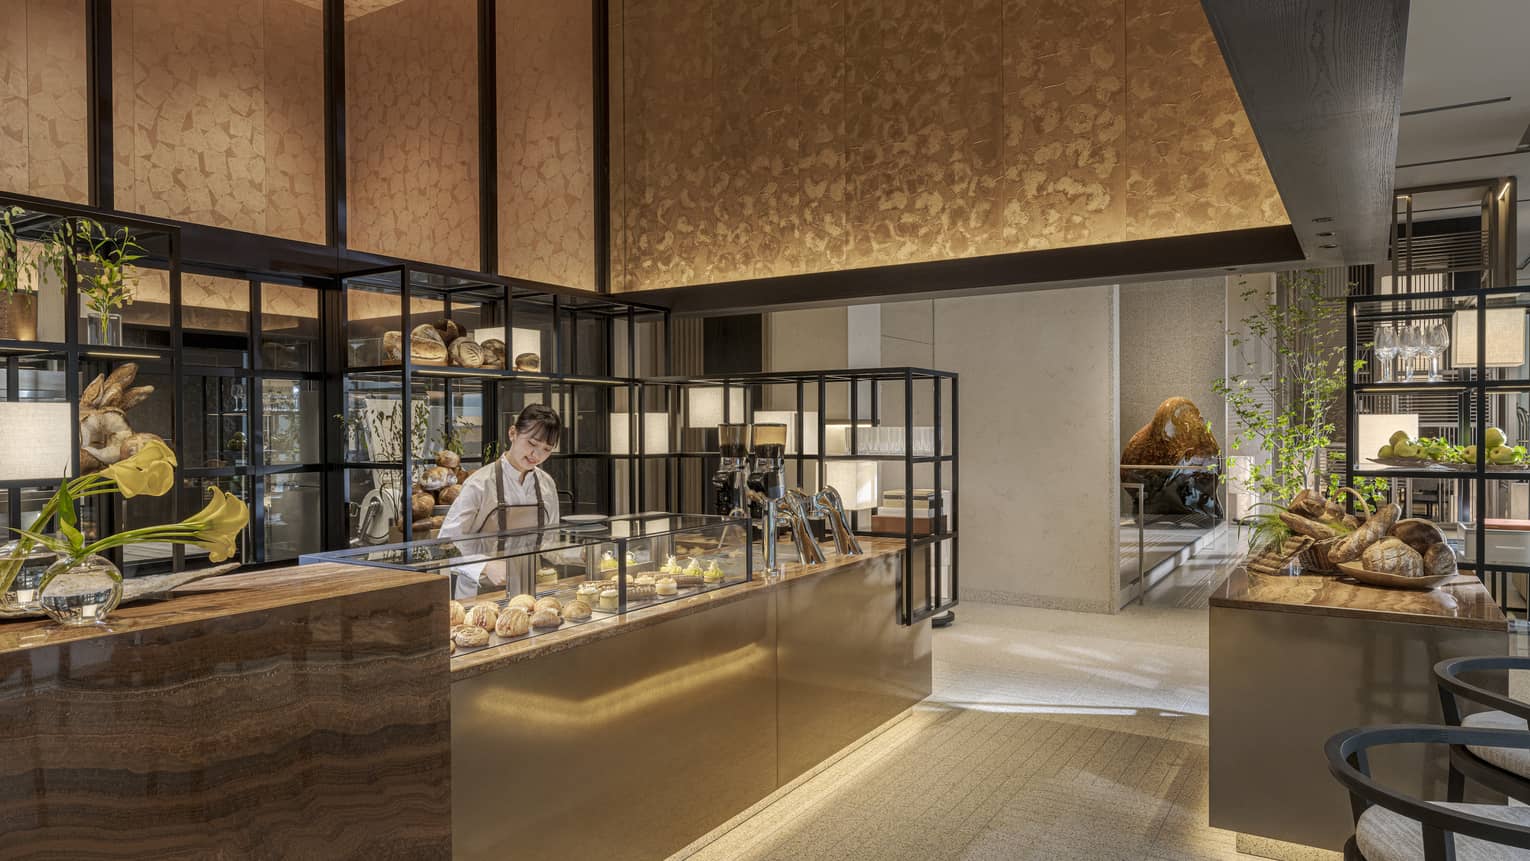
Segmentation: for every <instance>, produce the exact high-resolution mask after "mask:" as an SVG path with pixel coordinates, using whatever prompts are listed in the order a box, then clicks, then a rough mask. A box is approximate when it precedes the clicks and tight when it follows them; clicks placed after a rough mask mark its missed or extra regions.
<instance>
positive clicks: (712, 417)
mask: <svg viewBox="0 0 1530 861" xmlns="http://www.w3.org/2000/svg"><path fill="white" fill-rule="evenodd" d="M689 397H690V407H691V408H690V412H689V414H688V415H687V416H686V424H685V426H686V427H692V428H710V427H716V426H718V425H720V424H722V423H724V422H732V423H734V424H739V423H742V422H743V421H744V390H743V389H742V388H739V387H737V386H734V387H733V388H731V389H729V390H728V415H727V417H726V418H724V417H723V389H722V387H721V386H698V387H695V388H692V389H691V390H690V392H689Z"/></svg>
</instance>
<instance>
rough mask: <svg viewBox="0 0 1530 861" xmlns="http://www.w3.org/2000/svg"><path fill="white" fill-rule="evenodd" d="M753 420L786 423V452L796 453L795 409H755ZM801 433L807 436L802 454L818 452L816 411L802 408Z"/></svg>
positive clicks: (757, 422)
mask: <svg viewBox="0 0 1530 861" xmlns="http://www.w3.org/2000/svg"><path fill="white" fill-rule="evenodd" d="M754 421H755V423H756V424H775V423H779V424H784V425H786V453H787V454H796V453H797V411H796V410H755V411H754ZM802 435H803V436H805V437H807V440H806V443H807V448H806V450H805V451H803V452H802V453H803V454H804V455H813V456H817V454H818V411H817V410H804V411H803V413H802Z"/></svg>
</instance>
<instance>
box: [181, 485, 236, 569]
mask: <svg viewBox="0 0 1530 861" xmlns="http://www.w3.org/2000/svg"><path fill="white" fill-rule="evenodd" d="M212 493H213V498H212V499H211V500H209V501H208V503H207V505H206V506H204V507H203V508H202V510H201V511H199V512H197V513H196V514H194V515H192V516H191V517H190V518H188V519H187V520H186V523H188V524H195V528H196V529H197V530H198V536H197V541H196V542H195V543H196V545H197V546H198V547H202V548H204V549H206V550H207V552H208V558H209V559H210V560H212V561H213V562H222V561H223V560H225V559H228V558H229V557H231V556H233V555H234V553H235V552H236V551H237V550H238V544H237V542H236V539H237V538H238V537H239V533H240V531H242V530H243V529H244V527H245V525H246V524H248V523H249V522H250V507H249V506H248V505H245V504H244V500H242V499H240V498H238V497H236V496H230V495H229V494H227V493H224V492H223V491H222V490H220V489H218V488H216V487H215V488H213V489H212Z"/></svg>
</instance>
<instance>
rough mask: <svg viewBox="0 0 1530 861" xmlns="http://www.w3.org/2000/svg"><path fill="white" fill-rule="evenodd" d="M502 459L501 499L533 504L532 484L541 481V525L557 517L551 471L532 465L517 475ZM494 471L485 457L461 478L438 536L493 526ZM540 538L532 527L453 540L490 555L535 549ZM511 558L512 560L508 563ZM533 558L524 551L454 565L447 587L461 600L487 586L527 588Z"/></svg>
mask: <svg viewBox="0 0 1530 861" xmlns="http://www.w3.org/2000/svg"><path fill="white" fill-rule="evenodd" d="M501 460H502V462H503V469H502V471H503V474H504V493H505V497H504V499H505V504H506V505H536V504H537V485H538V484H540V485H541V490H542V494H541V496H542V508H543V518H544V522H543V525H544V526H554V525H556V524H557V523H558V485H557V483H556V482H554V481H553V478H552V476H550V475H548V474H547V473H546V472H545V471H543V470H541V469H539V468H536V467H533V468H532V469H531V470H529V471H528V472H527V473H526V474H525V475H521V474H520V472H519V471H518V470H517V469H516V468H515V467H513V466H511V465H510V462H509V461H508V460H506V459H504V458H501ZM495 471H496V470H495V469H494V464H492V463H490V464H485V465H484V466H483V468H482V469H479V470H478V471H477V472H474V473H473V474H472V475H470V476H468V479H467V481H465V482H463V483H462V490H461V491H460V492H458V494H457V499H456V501H454V502H453V503H452V507H451V508H450V509H448V510H447V512H446V518H445V519H444V520H443V521H442V523H441V531H440V533H439V535H438V537H440V538H458V539H462V538H467V537H470V536H472V535H483V534H490V533H494V532H497V531H498V529H499V521H498V518H497V517H496V515H495V513H494V510H495V508H497V507H498V506H499V494H498V493H496V492H495V488H494V473H495ZM540 540H541V535H539V534H536V533H534V532H533V533H532V534H528V535H524V536H513V537H510V538H506V539H496V540H493V541H491V542H490V541H486V543H485V544H484V546H482V547H475V546H473V544H474V542H471V541H459V542H458V546H459V547H460V548H461V549H462V550H463V551H464V552H465V553H469V554H476V553H483V554H490V555H495V554H498V553H504V552H516V551H521V552H524V551H529V550H534V549H535V548H536V547H537V545H538V544H539V543H540ZM519 545H524V546H519ZM512 561H514V562H516V563H517V564H510V563H511V562H512ZM532 563H533V558H532V557H523V558H520V559H517V560H509V559H499V560H496V561H492V562H472V563H466V564H462V565H457V566H454V567H453V573H454V574H455V575H456V577H455V586H454V588H453V590H452V591H453V597H455V598H458V599H460V600H467V599H472V598H474V597H476V596H478V595H479V594H483V593H484V592H486V591H492V590H495V589H498V588H503V587H507V586H508V587H512V588H514V589H515V590H516V591H518V592H519V591H528V590H529V589H530V577H531V575H532V573H533V572H534V571H535V565H533V564H532Z"/></svg>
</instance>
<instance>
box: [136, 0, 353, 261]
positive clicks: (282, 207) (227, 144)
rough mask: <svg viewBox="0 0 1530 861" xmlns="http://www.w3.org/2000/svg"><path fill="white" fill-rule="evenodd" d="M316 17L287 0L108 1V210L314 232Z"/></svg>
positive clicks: (295, 233)
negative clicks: (111, 200) (111, 163)
mask: <svg viewBox="0 0 1530 861" xmlns="http://www.w3.org/2000/svg"><path fill="white" fill-rule="evenodd" d="M323 36H324V29H323V19H322V16H321V14H320V12H319V11H318V10H316V9H314V8H311V7H309V6H306V5H304V4H302V3H299V2H297V0H238V2H226V0H118V2H115V3H113V4H112V72H113V82H112V97H113V103H112V105H113V106H112V110H113V124H114V140H113V146H114V149H115V153H114V157H115V172H114V179H115V182H116V187H115V192H114V193H115V198H116V200H115V203H116V206H117V208H118V209H122V210H125V211H129V212H141V213H145V214H148V215H154V216H161V217H165V218H173V219H177V220H181V221H191V222H195V223H198V224H208V225H212V226H216V227H227V228H232V229H235V230H244V231H249V232H252V233H261V234H266V235H270V236H280V237H284V238H289V239H298V240H302V241H306V242H314V243H320V244H322V243H323V242H324V241H325V227H324V182H325V180H324V38H323Z"/></svg>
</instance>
